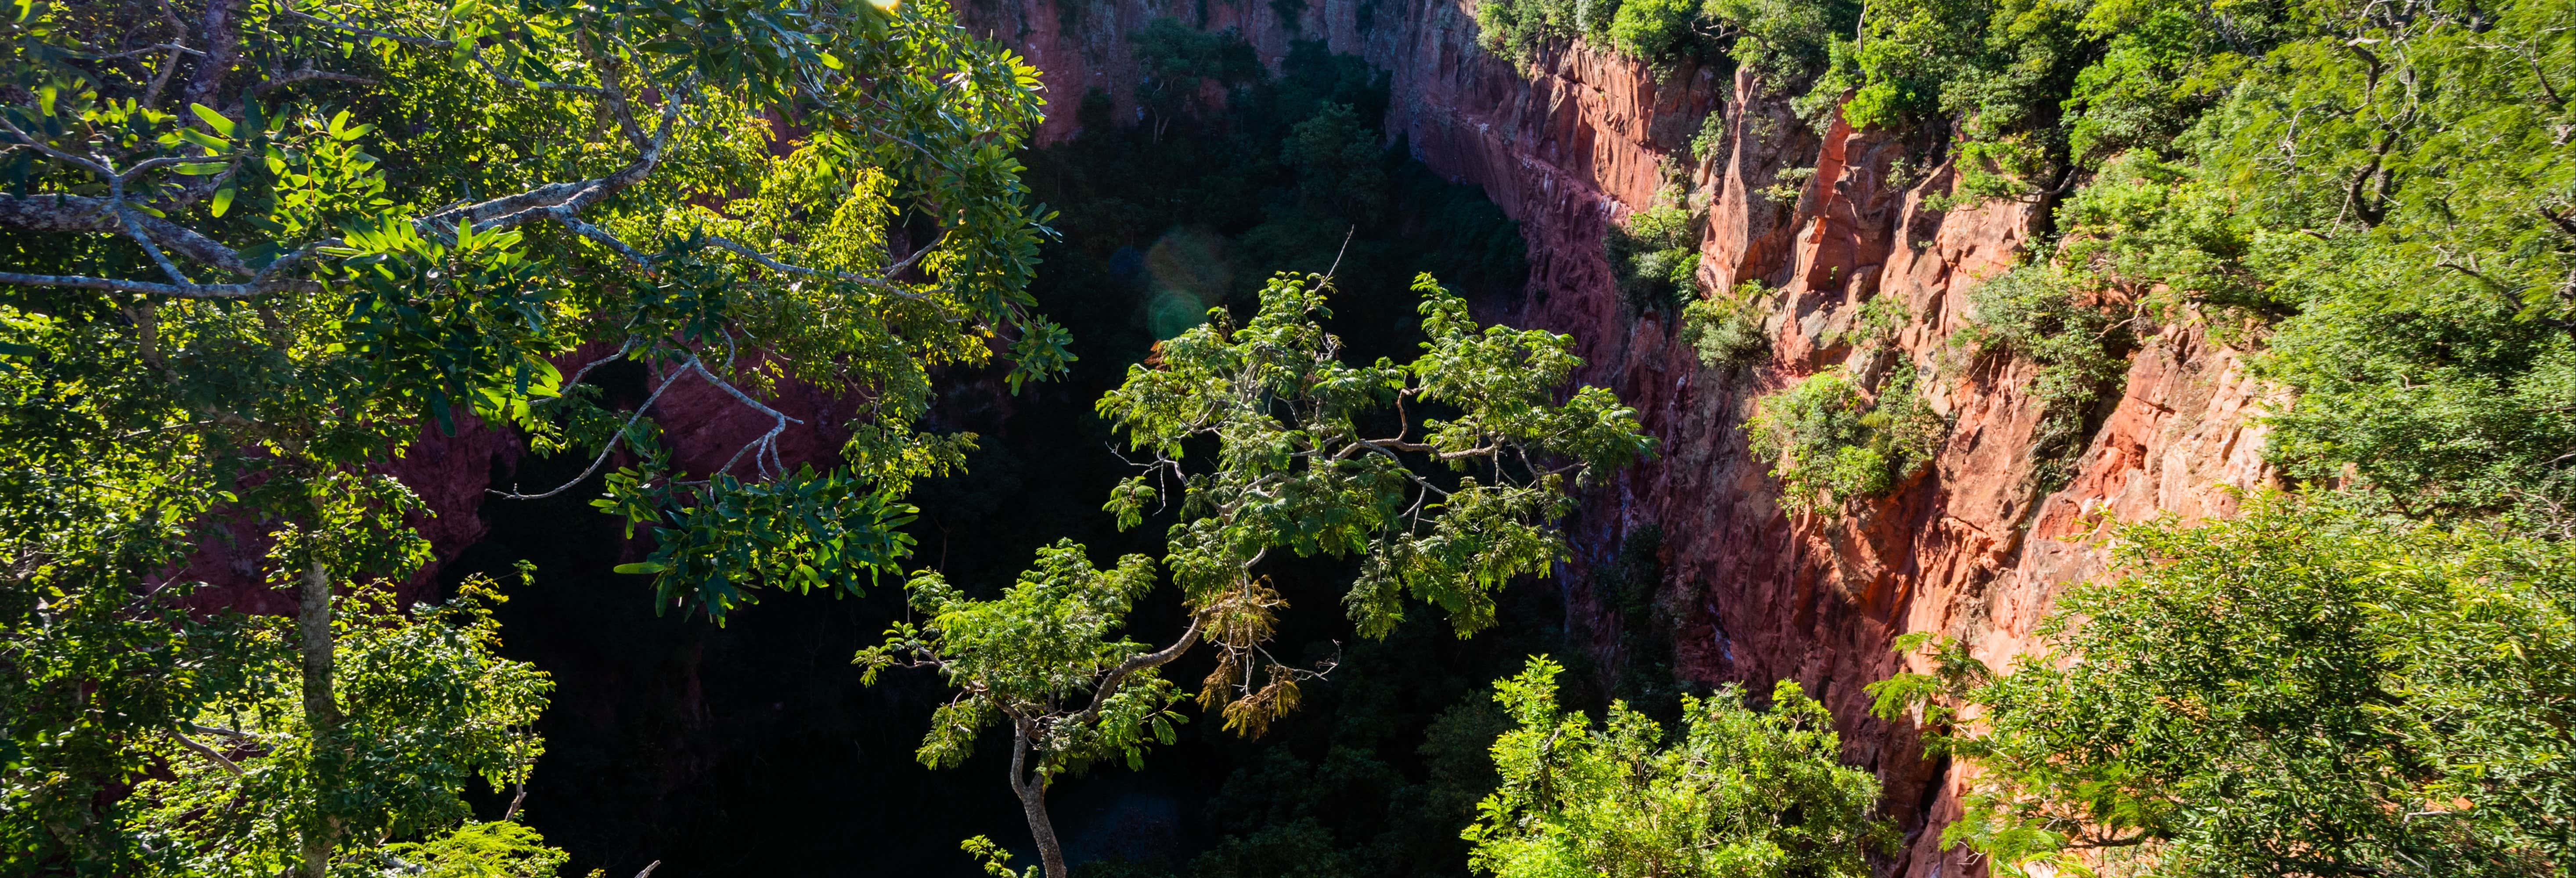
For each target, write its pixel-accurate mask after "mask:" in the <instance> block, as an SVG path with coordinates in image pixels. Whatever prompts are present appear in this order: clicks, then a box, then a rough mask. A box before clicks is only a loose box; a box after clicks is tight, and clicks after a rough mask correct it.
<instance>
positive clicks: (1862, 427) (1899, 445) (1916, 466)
mask: <svg viewBox="0 0 2576 878" xmlns="http://www.w3.org/2000/svg"><path fill="white" fill-rule="evenodd" d="M1915 384H1916V372H1915V370H1914V368H1913V367H1912V366H1911V365H1910V364H1908V365H1900V366H1898V367H1897V368H1896V369H1895V370H1894V371H1893V372H1891V373H1890V374H1889V375H1888V377H1887V380H1886V381H1885V382H1884V384H1882V386H1881V387H1880V388H1879V393H1878V394H1877V396H1876V398H1875V399H1873V398H1872V397H1871V396H1870V395H1869V394H1867V393H1865V392H1864V391H1863V389H1862V388H1861V387H1860V385H1859V384H1858V383H1857V382H1855V381H1854V380H1853V379H1852V376H1851V374H1850V373H1849V372H1846V371H1844V370H1843V369H1842V368H1840V367H1836V368H1833V369H1828V370H1826V371H1823V372H1819V373H1817V374H1815V375H1811V376H1808V377H1807V378H1806V379H1805V380H1802V381H1800V382H1798V383H1796V384H1793V385H1790V386H1789V387H1788V388H1786V389H1783V390H1780V391H1778V392H1776V393H1772V394H1770V395H1767V396H1764V397H1762V398H1761V399H1760V400H1758V401H1756V402H1755V403H1754V413H1753V416H1752V417H1750V418H1747V419H1745V422H1744V432H1745V433H1746V434H1747V435H1748V436H1749V437H1750V439H1751V445H1752V450H1753V455H1754V457H1755V458H1756V459H1759V460H1761V461H1763V462H1764V463H1768V464H1770V465H1771V475H1772V476H1773V477H1774V478H1777V479H1779V480H1780V504H1781V505H1782V506H1784V507H1787V508H1788V509H1790V510H1792V511H1797V512H1810V513H1824V514H1827V515H1832V514H1834V513H1835V512H1837V511H1839V510H1840V509H1841V508H1842V506H1843V504H1844V503H1846V502H1848V501H1851V500H1854V499H1857V498H1861V497H1868V496H1874V495H1878V494H1883V493H1886V492H1887V491H1888V490H1889V489H1890V488H1892V487H1894V486H1895V485H1896V483H1897V482H1898V481H1900V480H1901V479H1904V478H1907V477H1910V476H1912V475H1913V474H1914V473H1916V472H1919V471H1921V469H1922V468H1923V467H1924V466H1925V465H1926V464H1929V463H1930V462H1931V460H1932V455H1933V452H1934V451H1935V450H1936V449H1937V448H1938V446H1939V444H1940V441H1941V438H1942V437H1943V436H1944V435H1945V434H1946V433H1947V431H1948V423H1947V422H1946V421H1944V420H1943V419H1942V418H1941V417H1940V416H1939V415H1937V414H1934V413H1933V412H1932V410H1931V406H1930V404H1928V403H1926V402H1925V401H1924V399H1923V397H1922V394H1921V392H1920V391H1919V390H1918V389H1917V388H1916V387H1915Z"/></svg>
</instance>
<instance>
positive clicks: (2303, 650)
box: [1871, 494, 2576, 876]
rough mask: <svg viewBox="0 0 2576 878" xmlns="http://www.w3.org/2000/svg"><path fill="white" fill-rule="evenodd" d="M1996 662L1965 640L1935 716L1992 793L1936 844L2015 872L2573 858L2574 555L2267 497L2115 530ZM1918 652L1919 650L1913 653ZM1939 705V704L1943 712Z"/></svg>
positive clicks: (2423, 867)
mask: <svg viewBox="0 0 2576 878" xmlns="http://www.w3.org/2000/svg"><path fill="white" fill-rule="evenodd" d="M2115 559H2116V563H2117V566H2116V568H2115V573H2114V575H2113V576H2111V577H2110V578H2107V579H2104V580H2100V581H2096V582H2092V583H2088V584H2085V585H2082V586H2079V587H2078V588H2076V589H2074V590H2072V591H2070V592H2069V593H2068V594H2067V595H2066V596H2065V597H2064V598H2062V599H2061V603H2060V604H2059V609H2058V611H2057V613H2056V615H2054V616H2052V617H2050V620H2049V621H2048V622H2047V623H2046V624H2045V625H2044V626H2043V627H2042V629H2041V631H2042V634H2043V635H2044V637H2045V638H2046V640H2047V644H2048V649H2047V650H2046V651H2045V652H2043V653H2040V654H2037V655H2032V656H2027V657H2024V658H2022V659H2019V660H2016V661H2015V662H2014V664H2013V665H2012V666H2011V667H2010V668H2009V669H2008V670H2007V671H2006V672H2003V673H1994V672H1992V671H1990V670H1989V669H1987V668H1986V667H1985V666H1984V665H1982V664H1978V663H1976V662H1975V661H1974V660H1973V659H1971V658H1969V657H1968V656H1967V655H1966V653H1965V652H1964V651H1962V650H1960V649H1959V648H1958V647H1957V645H1956V644H1947V645H1943V646H1942V647H1941V648H1940V649H1939V651H1938V652H1937V653H1936V655H1935V665H1936V667H1937V668H1938V669H1939V674H1940V676H1939V677H1938V678H1935V677H1932V676H1927V675H1902V676H1900V677H1899V678H1897V679H1896V680H1892V681H1890V682H1887V683H1881V684H1875V685H1874V686H1873V687H1872V690H1871V691H1872V692H1873V693H1875V694H1877V695H1878V696H1879V698H1880V701H1879V713H1880V714H1881V715H1882V716H1885V717H1888V718H1891V719H1893V718H1896V717H1898V716H1901V715H1902V714H1904V713H1905V712H1906V711H1907V710H1908V709H1909V708H1910V707H1915V706H1923V707H1928V708H1929V711H1928V713H1929V715H1928V716H1927V717H1926V718H1927V719H1929V720H1931V721H1932V724H1933V726H1934V727H1935V730H1936V731H1938V730H1941V729H1946V728H1951V727H1952V726H1953V723H1954V722H1955V719H1954V718H1956V717H1958V716H1961V715H1962V714H1961V713H1960V712H1961V711H1963V710H1970V709H1973V710H1974V711H1975V713H1974V714H1973V716H1974V717H1975V720H1974V721H1973V722H1969V723H1965V724H1964V725H1963V726H1960V727H1958V728H1957V729H1956V730H1955V731H1952V732H1951V734H1950V736H1949V737H1947V738H1946V739H1942V742H1943V744H1944V746H1946V747H1947V748H1948V749H1950V750H1951V751H1953V752H1956V753H1959V754H1961V755H1963V756H1966V757H1968V758H1970V759H1972V760H1974V761H1975V762H1976V764H1977V765H1978V766H1980V767H1981V768H1982V769H1983V771H1984V775H1983V777H1984V778H1985V780H1983V781H1981V782H1980V784H1979V786H1978V787H1977V788H1976V790H1975V791H1974V792H1973V793H1972V794H1971V795H1969V796H1968V797H1967V798H1966V800H1965V804H1966V806H1967V815H1966V816H1965V817H1964V818H1962V819H1961V820H1960V821H1959V822H1957V823H1955V824H1953V825H1952V826H1951V827H1950V828H1949V829H1947V830H1946V831H1945V832H1944V834H1943V843H1944V844H1945V845H1952V844H1967V845H1968V846H1970V847H1971V848H1973V849H1975V850H1977V851H1979V852H1980V853H1983V854H1985V855H1987V856H1991V857H1993V858H1994V862H1995V863H1997V864H1998V865H1999V866H2000V867H2002V869H2003V871H2005V872H2006V873H2008V874H2013V875H2025V874H2029V875H2037V874H2046V873H2047V872H2048V871H2049V870H2051V869H2054V870H2058V871H2060V872H2063V871H2065V870H2068V869H2076V868H2084V864H2085V863H2086V862H2087V860H2086V858H2087V857H2088V856H2090V855H2091V853H2092V851H2094V850H2111V851H2121V850H2126V851H2128V852H2129V853H2127V854H2124V855H2122V856H2123V857H2124V858H2126V859H2129V860H2131V861H2133V864H2134V865H2136V866H2138V867H2139V868H2141V869H2144V870H2147V871H2150V872H2152V873H2153V874H2159V875H2285V876H2286V875H2318V874H2372V873H2385V874H2409V875H2415V874H2438V875H2532V874H2549V873H2552V872H2554V871H2557V870H2558V869H2560V868H2561V867H2563V866H2564V864H2565V863H2567V862H2568V861H2569V857H2571V856H2576V824H2571V822H2570V820H2569V818H2568V815H2569V814H2570V813H2576V810H2571V803H2576V774H2571V773H2570V771H2569V770H2568V769H2569V766H2570V765H2571V764H2576V762H2571V759H2576V748H2571V746H2570V744H2569V742H2568V740H2567V736H2566V734H2565V732H2564V729H2565V728H2566V727H2567V724H2568V722H2569V721H2570V720H2571V719H2576V715H2571V706H2570V702H2569V698H2568V693H2569V692H2570V691H2576V688H2572V687H2576V675H2571V669H2576V555H2571V554H2570V550H2569V548H2568V547H2567V544H2565V543H2563V542H2544V541H2539V540H2534V539H2529V538H2525V537H2517V536H2511V535H2508V534H2505V533H2501V532H2499V531H2498V530H2497V529H2495V528H2493V527H2491V526H2485V525H2463V526H2459V527H2441V526H2434V525H2426V524H2419V523H2411V522H2407V521H2404V520H2401V519H2395V518H2389V517H2381V516H2377V515H2372V514H2368V513H2366V512H2365V511H2364V510H2363V509H2362V508H2360V506H2359V504H2358V503H2357V502H2355V499H2354V498H2351V497H2336V496H2327V495H2308V496H2285V495H2278V494H2270V495H2256V496H2253V497H2250V498H2248V502H2247V506H2246V509H2245V512H2244V515H2243V516H2242V517H2241V518H2237V519H2232V520H2227V521H2218V522H2209V523H2204V524H2197V525H2194V524H2186V523H2184V522H2181V521H2179V520H2176V519H2172V518H2164V519H2159V520H2156V521H2151V522H2146V523H2142V524H2135V525H2125V526H2121V527H2120V528H2119V530H2118V531H2117V542H2116V543H2115ZM1922 644H1923V641H1922V640H1921V639H1920V638H1918V639H1915V640H1912V641H1909V642H1908V643H1905V644H1902V645H1901V648H1912V647H1916V646H1920V645H1922ZM1927 702H1928V703H1927Z"/></svg>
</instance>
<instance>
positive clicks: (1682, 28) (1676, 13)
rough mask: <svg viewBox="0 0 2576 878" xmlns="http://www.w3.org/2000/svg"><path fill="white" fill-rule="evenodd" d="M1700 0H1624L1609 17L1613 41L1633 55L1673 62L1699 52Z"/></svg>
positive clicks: (1633, 56) (1625, 51) (1619, 47)
mask: <svg viewBox="0 0 2576 878" xmlns="http://www.w3.org/2000/svg"><path fill="white" fill-rule="evenodd" d="M1698 20H1699V3H1698V0H1623V2H1621V3H1620V4H1619V11H1618V13H1617V14H1616V15H1613V16H1611V19H1610V44H1611V45H1613V46H1616V47H1618V49H1619V51H1621V52H1624V53H1626V54H1627V55H1628V56H1629V57H1631V58H1636V59H1638V60H1641V61H1646V62H1648V63H1670V62H1673V61H1676V60H1680V59H1683V58H1687V57H1691V56H1695V55H1697V54H1699V49H1700V46H1701V40H1700V35H1699V32H1698V31H1697V30H1694V29H1693V27H1692V26H1693V25H1694V24H1696V23H1697V22H1698Z"/></svg>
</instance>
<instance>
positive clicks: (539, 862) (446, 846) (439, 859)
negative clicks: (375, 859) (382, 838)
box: [385, 821, 570, 878]
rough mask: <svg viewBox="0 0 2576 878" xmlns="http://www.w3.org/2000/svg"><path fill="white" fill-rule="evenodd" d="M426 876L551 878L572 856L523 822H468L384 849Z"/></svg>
mask: <svg viewBox="0 0 2576 878" xmlns="http://www.w3.org/2000/svg"><path fill="white" fill-rule="evenodd" d="M385 853H386V854H387V855H389V856H390V857H392V858H393V859H395V860H398V861H401V862H403V863H408V864H410V865H413V866H417V867H419V868H420V871H419V872H416V873H413V874H417V875H420V876H422V878H552V876H553V875H554V874H555V873H556V871H557V870H559V869H562V868H563V865H564V862H565V861H566V860H568V859H570V858H569V857H567V856H565V854H564V852H562V851H558V850H555V849H553V848H549V847H546V846H545V839H543V838H540V837H539V836H538V835H537V831H536V830H533V829H529V828H528V827H527V826H526V825H524V824H519V823H512V822H508V821H494V822H490V823H468V824H465V825H463V826H459V827H457V828H456V829H455V830H453V831H451V832H448V833H447V834H445V835H441V836H439V837H437V838H434V839H431V840H429V841H425V842H416V843H415V842H405V843H402V844H391V845H386V846H385Z"/></svg>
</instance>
